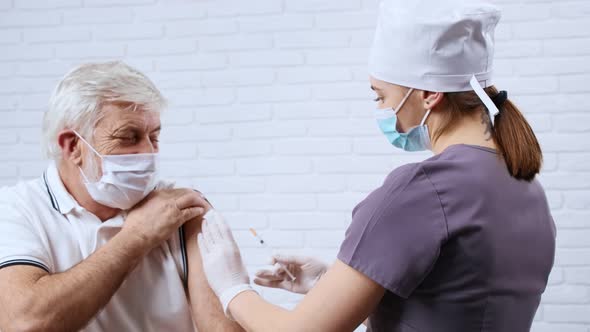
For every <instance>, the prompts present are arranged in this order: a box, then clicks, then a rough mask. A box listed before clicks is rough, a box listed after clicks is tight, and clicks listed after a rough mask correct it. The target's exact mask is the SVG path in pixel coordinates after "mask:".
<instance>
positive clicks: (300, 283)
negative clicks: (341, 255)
mask: <svg viewBox="0 0 590 332" xmlns="http://www.w3.org/2000/svg"><path fill="white" fill-rule="evenodd" d="M272 264H274V268H273V269H271V270H260V271H258V272H256V279H254V283H255V284H257V285H260V286H265V287H271V288H281V289H284V290H287V291H289V292H293V293H299V294H307V292H309V290H310V289H312V288H313V287H314V286H315V284H316V283H317V282H318V280H320V278H321V277H322V276H323V275H324V273H326V271H327V270H328V265H326V264H325V263H324V262H322V261H320V260H317V259H315V258H312V257H304V256H282V255H275V256H273V258H272ZM284 269H288V270H289V272H291V273H292V274H293V275H294V276H295V280H291V278H290V277H289V275H288V274H287V273H286V272H285V270H284Z"/></svg>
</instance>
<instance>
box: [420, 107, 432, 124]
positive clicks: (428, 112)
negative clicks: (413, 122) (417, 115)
mask: <svg viewBox="0 0 590 332" xmlns="http://www.w3.org/2000/svg"><path fill="white" fill-rule="evenodd" d="M430 112H432V110H427V111H426V114H424V117H423V118H422V121H421V122H420V125H421V126H423V125H424V124H425V123H426V119H428V116H429V115H430Z"/></svg>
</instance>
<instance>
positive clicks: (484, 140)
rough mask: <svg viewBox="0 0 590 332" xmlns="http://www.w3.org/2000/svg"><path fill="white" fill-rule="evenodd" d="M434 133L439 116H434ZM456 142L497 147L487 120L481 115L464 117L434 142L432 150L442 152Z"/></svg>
mask: <svg viewBox="0 0 590 332" xmlns="http://www.w3.org/2000/svg"><path fill="white" fill-rule="evenodd" d="M432 120H433V121H432V122H433V125H434V126H433V128H434V130H433V131H431V133H430V134H431V138H432V133H433V132H434V131H435V130H436V127H435V126H436V124H437V123H438V121H436V120H438V119H437V118H433V119H432ZM456 144H468V145H477V146H483V147H487V148H491V149H496V145H495V144H494V140H493V139H492V135H491V131H490V128H489V124H488V122H487V121H482V117H481V115H477V116H469V117H463V118H462V119H461V120H460V122H459V123H457V124H456V125H455V126H453V128H452V129H451V130H450V131H448V132H446V133H444V134H442V135H441V136H440V137H439V138H438V139H437V140H436V141H434V142H433V144H432V152H434V154H440V153H442V152H443V151H444V150H445V149H446V148H448V147H449V146H451V145H456Z"/></svg>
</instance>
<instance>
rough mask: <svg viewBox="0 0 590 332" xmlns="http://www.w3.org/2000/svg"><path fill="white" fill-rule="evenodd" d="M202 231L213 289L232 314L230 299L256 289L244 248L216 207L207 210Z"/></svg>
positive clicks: (203, 251)
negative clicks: (239, 244) (247, 268)
mask: <svg viewBox="0 0 590 332" xmlns="http://www.w3.org/2000/svg"><path fill="white" fill-rule="evenodd" d="M204 219H205V220H204V221H203V227H202V232H201V234H199V235H198V243H199V249H200V251H201V257H202V260H203V269H204V271H205V275H206V277H207V281H209V285H210V286H211V289H213V292H215V294H216V295H217V297H219V300H220V301H221V304H222V306H223V311H224V312H225V314H226V315H227V316H228V317H230V315H229V312H228V311H227V308H228V306H229V303H230V302H231V301H232V300H233V299H234V298H235V297H236V296H237V295H238V294H240V293H242V292H244V291H249V290H252V287H251V286H250V278H249V277H248V272H247V271H246V267H245V266H244V263H243V262H242V256H241V255H240V249H239V248H238V245H237V244H236V242H235V240H234V238H233V235H232V232H231V229H230V228H229V226H228V225H227V224H226V223H225V220H224V219H223V217H222V216H221V214H219V213H218V212H217V211H215V210H210V211H209V212H207V214H205V216H204Z"/></svg>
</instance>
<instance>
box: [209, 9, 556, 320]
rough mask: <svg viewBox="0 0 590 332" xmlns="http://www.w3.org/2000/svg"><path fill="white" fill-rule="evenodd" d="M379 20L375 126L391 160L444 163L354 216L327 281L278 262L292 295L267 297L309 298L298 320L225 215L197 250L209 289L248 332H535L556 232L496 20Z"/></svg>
mask: <svg viewBox="0 0 590 332" xmlns="http://www.w3.org/2000/svg"><path fill="white" fill-rule="evenodd" d="M379 14H380V17H379V20H378V24H377V31H376V34H375V39H374V44H373V47H372V50H371V55H370V82H371V87H372V89H373V90H374V91H375V93H376V95H377V98H376V102H377V108H378V126H379V127H380V129H381V130H382V131H383V133H384V135H385V137H386V138H387V139H388V140H389V142H390V143H391V144H392V145H394V146H395V147H397V148H400V149H404V150H407V151H419V150H431V151H432V152H433V153H434V156H433V157H431V158H429V159H427V160H424V161H423V162H420V163H415V164H408V165H405V166H402V167H400V168H398V169H395V170H393V171H392V172H391V173H390V174H389V175H388V176H387V178H386V179H385V181H384V182H383V184H382V185H381V186H380V187H379V188H377V189H375V190H374V191H373V192H372V193H371V194H370V195H369V196H368V197H367V198H366V199H365V200H363V201H362V202H361V203H360V204H359V205H357V206H356V208H355V209H354V211H353V219H352V223H351V225H350V227H349V228H348V230H347V232H346V237H345V240H344V242H343V243H342V246H341V248H340V252H339V253H338V259H337V260H336V262H335V263H334V264H332V265H331V266H330V267H324V266H323V265H322V264H321V263H318V262H317V261H315V260H312V259H306V258H296V259H283V258H279V259H278V260H279V261H282V262H285V263H288V268H289V269H291V270H292V272H294V273H295V274H296V276H297V279H296V280H295V281H290V280H288V279H287V278H288V277H287V276H285V274H284V273H281V272H280V271H277V272H275V273H268V272H266V273H265V272H263V273H261V274H259V278H258V279H257V283H259V284H262V285H266V286H271V287H281V288H285V289H289V290H292V291H297V292H301V293H306V292H307V291H309V292H308V293H307V295H306V296H305V297H304V299H303V300H302V301H301V303H299V304H298V305H297V306H296V307H295V308H294V309H293V310H285V309H282V308H280V307H277V306H274V305H272V304H270V303H268V302H266V301H265V300H264V299H263V298H261V297H260V296H259V295H258V294H257V293H256V292H254V291H252V288H251V287H250V282H249V277H248V274H247V272H246V269H245V268H244V265H243V263H242V260H241V256H240V252H239V249H238V247H237V245H236V244H235V241H234V240H233V238H232V235H231V231H230V230H229V227H228V226H227V224H226V223H225V222H224V221H223V218H222V217H221V215H219V213H218V212H216V211H211V212H209V213H208V214H207V215H206V217H205V218H206V222H205V223H204V224H203V231H202V234H200V235H199V239H198V241H199V246H200V249H201V254H202V256H203V265H204V270H205V272H206V275H207V279H208V281H209V284H210V285H211V288H212V289H213V290H214V292H215V293H216V294H217V295H218V297H219V298H220V300H221V303H222V305H223V307H224V309H225V312H226V314H227V315H229V316H230V317H231V318H233V319H234V320H236V321H237V322H238V323H239V324H240V325H241V326H242V327H244V328H245V329H246V330H247V331H256V332H258V331H269V332H270V331H272V332H275V331H323V332H326V331H334V332H341V331H352V330H354V329H355V328H356V327H357V326H359V325H360V324H362V323H363V322H364V321H366V323H367V325H368V330H369V331H404V332H410V331H413V332H416V331H420V332H432V331H436V332H470V331H474V332H475V331H478V332H480V331H481V332H505V331H511V332H524V331H529V330H530V327H531V323H532V320H533V317H534V315H535V312H536V310H537V307H538V305H539V302H540V299H541V294H542V293H543V291H544V290H545V287H546V285H547V278H548V276H549V272H550V270H551V268H552V265H553V260H554V253H555V226H554V222H553V219H552V217H551V214H550V211H549V207H548V204H547V199H546V196H545V193H544V190H543V188H542V187H541V185H540V184H539V182H537V180H536V179H535V176H536V175H537V174H538V173H539V170H540V168H541V163H542V155H541V149H540V147H539V144H538V142H537V139H536V138H535V135H534V134H533V131H532V130H531V128H530V126H529V125H528V123H527V122H526V120H525V118H524V117H523V115H522V114H521V112H520V111H519V110H518V109H517V108H516V106H515V105H514V104H513V103H512V102H511V101H510V100H509V99H508V95H507V92H505V91H501V92H498V90H497V89H496V88H495V87H494V86H493V85H492V63H493V52H494V29H495V27H496V25H497V23H498V21H499V18H500V12H499V11H498V10H497V9H496V8H495V7H493V6H491V5H489V4H487V3H485V2H482V1H480V0H474V1H458V0H452V1H435V0H430V1H425V0H423V1H405V0H387V1H384V2H383V3H382V4H381V6H380V13H379ZM316 281H317V282H316ZM367 319H368V320H367Z"/></svg>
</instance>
